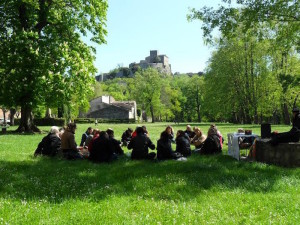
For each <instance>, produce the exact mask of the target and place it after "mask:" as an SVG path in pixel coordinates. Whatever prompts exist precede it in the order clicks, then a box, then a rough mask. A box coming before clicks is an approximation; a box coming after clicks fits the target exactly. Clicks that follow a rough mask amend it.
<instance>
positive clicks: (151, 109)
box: [150, 105, 155, 123]
mask: <svg viewBox="0 0 300 225" xmlns="http://www.w3.org/2000/svg"><path fill="white" fill-rule="evenodd" d="M150 112H151V117H152V123H154V122H155V118H154V111H153V106H152V105H150Z"/></svg>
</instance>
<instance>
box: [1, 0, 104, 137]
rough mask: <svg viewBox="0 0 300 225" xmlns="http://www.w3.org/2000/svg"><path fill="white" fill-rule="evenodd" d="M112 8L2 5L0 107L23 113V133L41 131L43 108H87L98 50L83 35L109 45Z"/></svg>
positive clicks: (16, 0) (80, 3) (76, 1)
mask: <svg viewBox="0 0 300 225" xmlns="http://www.w3.org/2000/svg"><path fill="white" fill-rule="evenodd" d="M107 7H108V4H107V1H106V0H99V1H91V0H72V1H69V0H62V1H58V0H38V1H35V0H26V1H25V0H10V1H6V0H2V1H1V4H0V24H1V25H0V51H1V55H0V68H2V70H1V71H0V84H1V87H2V88H1V93H0V96H6V97H5V98H0V104H3V105H9V106H20V107H21V122H20V126H19V128H18V131H26V132H28V131H37V130H38V129H37V128H36V126H34V124H33V115H32V111H33V109H35V108H36V107H37V106H38V105H44V106H47V107H54V106H61V105H62V104H66V105H68V106H69V107H70V108H72V107H74V105H78V106H80V107H83V108H86V107H87V106H88V102H87V99H88V96H89V95H90V94H91V93H92V90H91V88H92V85H91V84H92V83H93V82H94V78H93V74H94V73H95V72H96V69H95V67H94V65H93V60H94V58H95V57H94V55H93V52H95V50H94V49H93V48H92V47H89V46H87V45H86V44H85V43H84V42H83V41H82V40H81V35H86V34H87V33H88V32H89V33H90V34H91V35H92V38H91V40H92V41H94V42H96V43H98V44H101V43H104V42H105V39H104V37H105V35H106V30H105V29H104V27H105V21H106V11H107ZM75 96H80V98H79V97H75ZM74 100H76V103H74V102H72V101H74Z"/></svg>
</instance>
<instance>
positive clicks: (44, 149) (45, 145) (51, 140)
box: [34, 126, 61, 156]
mask: <svg viewBox="0 0 300 225" xmlns="http://www.w3.org/2000/svg"><path fill="white" fill-rule="evenodd" d="M60 148H61V140H60V138H59V129H58V127H56V126H53V127H51V130H50V132H49V134H48V135H47V136H45V137H44V138H43V139H42V141H41V142H40V143H39V144H38V147H37V149H36V150H35V152H34V156H38V155H47V156H55V155H56V154H57V153H58V151H59V150H60Z"/></svg>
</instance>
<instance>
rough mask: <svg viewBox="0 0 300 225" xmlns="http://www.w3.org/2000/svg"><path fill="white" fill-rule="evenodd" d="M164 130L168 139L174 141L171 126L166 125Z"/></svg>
mask: <svg viewBox="0 0 300 225" xmlns="http://www.w3.org/2000/svg"><path fill="white" fill-rule="evenodd" d="M165 131H166V132H167V134H168V136H169V139H170V140H171V142H173V143H175V138H174V131H173V127H171V126H167V127H166V130H165Z"/></svg>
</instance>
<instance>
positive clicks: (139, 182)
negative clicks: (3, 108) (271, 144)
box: [0, 123, 300, 225]
mask: <svg viewBox="0 0 300 225" xmlns="http://www.w3.org/2000/svg"><path fill="white" fill-rule="evenodd" d="M166 125H167V124H162V123H156V124H146V126H147V129H148V130H149V134H150V138H151V139H152V141H153V142H154V143H156V140H157V139H158V137H159V134H160V132H161V131H163V130H164V129H165V127H166ZM191 125H192V126H194V125H197V126H200V127H201V129H203V130H204V131H207V129H208V127H209V124H191ZM217 125H218V127H219V129H220V130H221V132H222V133H223V134H225V135H226V133H229V132H233V131H236V130H237V128H238V127H243V128H251V129H252V130H253V132H255V133H257V134H259V129H260V128H259V126H252V125H235V126H233V125H230V124H217ZM89 126H92V127H93V126H94V125H93V124H85V125H81V124H79V125H78V129H77V130H76V133H75V136H76V140H77V142H78V141H79V140H80V138H81V135H82V133H83V132H85V131H86V129H87V127H89ZM185 126H186V124H180V125H176V126H174V129H175V132H176V131H177V130H179V129H184V128H185ZM108 127H111V128H113V129H114V131H115V136H116V137H117V138H120V137H121V135H122V132H123V131H124V130H126V129H127V127H128V124H99V125H98V128H100V129H101V130H105V129H107V128H108ZM131 127H132V128H134V126H131ZM12 129H14V128H9V130H12ZM41 129H42V130H44V131H45V132H48V131H49V129H50V127H41ZM274 129H276V130H280V131H283V130H288V129H289V127H288V126H277V127H274ZM45 135H46V134H39V135H16V134H9V135H0V142H1V148H0V158H1V164H0V177H1V179H0V185H1V188H0V196H1V197H0V205H1V206H2V207H0V218H1V221H2V222H3V223H4V224H5V223H7V224H33V225H34V224H98V223H103V224H159V223H160V224H173V223H175V224H207V223H212V224H270V223H274V224H298V221H299V217H300V214H299V210H298V208H297V206H298V205H299V203H300V202H299V201H300V200H299V199H300V198H299V188H300V169H299V168H296V169H288V168H280V167H276V166H268V165H266V164H261V163H255V162H254V163H248V162H242V161H236V160H235V159H233V158H231V157H228V156H226V150H227V146H226V145H224V147H225V150H224V152H223V155H220V156H197V155H192V156H191V157H190V158H188V161H186V162H177V161H173V160H170V161H164V162H149V161H131V160H130V159H128V158H127V157H124V158H121V159H120V160H118V161H116V162H114V163H111V164H106V163H103V164H94V163H91V162H88V161H86V160H82V161H65V160H60V159H57V158H54V159H52V158H48V157H37V158H33V156H32V155H33V152H34V150H35V149H36V147H37V145H38V143H39V142H40V141H41V139H42V138H43V137H44V136H45ZM124 150H125V152H126V153H127V152H128V150H126V149H124ZM287 203H288V204H287Z"/></svg>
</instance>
